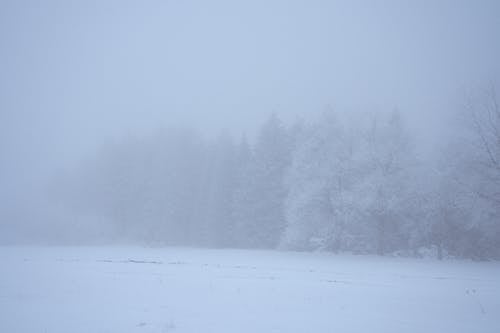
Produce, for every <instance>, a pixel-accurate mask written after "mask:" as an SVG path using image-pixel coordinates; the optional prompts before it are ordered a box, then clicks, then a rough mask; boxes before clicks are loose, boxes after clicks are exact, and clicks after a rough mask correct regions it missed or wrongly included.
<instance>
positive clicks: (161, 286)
mask: <svg viewBox="0 0 500 333" xmlns="http://www.w3.org/2000/svg"><path fill="white" fill-rule="evenodd" d="M0 260H1V261H0V265H1V271H0V332H9V333H14V332H41V333H42V332H48V333H50V332H86V333H90V332H200V333H201V332H287V333H290V332H383V333H387V332H426V333H430V332H450V333H458V332H495V333H497V332H500V264H499V263H491V262H486V263H476V262H469V261H445V262H437V261H434V260H418V259H401V258H380V257H375V256H350V255H338V256H335V255H330V254H317V253H293V252H273V251H240V250H203V249H185V248H140V247H23V248H20V247H0Z"/></svg>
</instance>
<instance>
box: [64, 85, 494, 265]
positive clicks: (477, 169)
mask: <svg viewBox="0 0 500 333" xmlns="http://www.w3.org/2000/svg"><path fill="white" fill-rule="evenodd" d="M462 116H463V117H464V119H465V122H464V123H463V126H461V127H460V130H458V131H457V133H458V134H457V135H456V136H455V137H454V138H453V139H451V140H449V143H448V144H447V145H443V147H445V148H444V149H442V151H441V152H440V154H439V155H440V156H439V157H438V158H435V159H422V158H420V157H419V154H418V149H416V148H417V144H418V142H416V140H415V137H414V136H413V135H412V134H411V131H409V130H408V127H407V126H408V124H407V123H406V121H405V119H404V117H403V115H402V114H401V113H399V112H397V111H394V112H389V113H386V114H380V113H377V114H369V113H360V114H357V115H351V116H346V115H343V114H338V113H336V112H334V111H332V110H327V111H325V112H323V113H321V114H320V115H319V116H318V117H317V119H315V120H311V121H308V122H305V121H298V122H296V123H295V124H293V125H291V126H285V125H284V124H283V123H282V122H281V121H280V120H279V119H278V117H277V116H276V115H272V116H271V117H270V118H269V119H268V120H267V121H266V122H265V123H264V124H263V126H262V127H261V129H260V131H259V133H258V135H257V137H256V139H255V140H254V142H249V141H248V140H246V139H245V138H244V137H243V138H242V139H241V140H239V141H235V140H233V138H232V137H231V136H230V135H229V134H227V133H226V134H224V133H223V134H221V135H220V136H219V137H217V138H216V139H215V140H206V139H204V138H203V137H202V136H201V135H200V134H199V133H197V132H196V131H193V130H185V129H184V130H181V129H176V130H169V131H167V130H164V131H159V132H157V133H156V134H154V135H151V136H149V137H141V138H138V137H136V138H127V139H123V140H122V141H120V142H117V143H114V144H108V145H106V146H105V147H102V149H101V150H100V151H99V152H98V153H97V154H95V156H94V157H93V158H91V159H88V160H87V161H86V162H85V163H83V164H82V165H80V166H79V168H77V170H73V172H71V174H70V176H68V177H66V179H65V180H64V181H63V182H61V184H63V185H62V186H61V189H62V190H61V191H60V194H61V197H63V201H64V204H65V205H66V206H67V207H70V210H71V211H73V212H78V214H81V215H82V216H87V217H96V216H99V217H101V218H102V221H104V222H103V223H107V224H109V225H110V226H112V227H113V230H114V234H115V235H116V237H117V238H119V239H122V240H130V241H138V242H145V243H153V244H166V245H187V246H205V247H217V248H221V247H233V248H235V247H236V248H271V249H272V248H278V249H287V250H304V251H313V250H325V251H333V252H339V251H349V252H352V253H373V254H380V255H384V254H389V253H399V254H401V255H412V256H421V255H425V253H426V252H432V253H434V255H436V256H437V257H439V258H443V257H445V256H454V257H463V258H473V259H492V258H493V259H499V258H500V110H499V107H498V104H497V99H496V96H495V91H494V89H491V90H489V91H488V92H487V93H485V94H484V95H483V96H481V97H480V98H478V99H477V100H474V99H471V100H470V103H469V104H468V107H467V110H466V111H465V112H463V113H462Z"/></svg>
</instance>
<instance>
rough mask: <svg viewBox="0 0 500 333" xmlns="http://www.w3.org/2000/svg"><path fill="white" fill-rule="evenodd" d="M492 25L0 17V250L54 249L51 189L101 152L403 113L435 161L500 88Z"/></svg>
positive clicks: (426, 6)
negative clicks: (184, 135)
mask: <svg viewBox="0 0 500 333" xmlns="http://www.w3.org/2000/svg"><path fill="white" fill-rule="evenodd" d="M499 10H500V5H499V4H498V2H497V1H480V2H474V3H473V2H470V1H420V2H418V3H406V2H400V1H384V2H373V1H271V2H269V1H251V2H234V1H146V2H137V1H106V2H102V1H45V2H38V1H3V2H2V3H1V5H0V17H1V19H0V47H1V50H2V52H0V72H1V78H0V133H1V134H0V135H1V138H0V148H1V156H2V159H1V162H2V163H1V169H0V170H1V172H0V183H1V185H2V186H1V189H0V195H1V198H2V200H1V204H0V205H1V206H0V208H1V209H0V214H1V225H0V231H1V234H2V235H3V236H2V237H1V239H2V241H3V242H7V243H16V242H18V241H23V242H27V241H28V242H30V241H37V242H40V241H41V242H43V241H44V240H47V241H48V235H52V236H51V237H50V242H54V241H55V242H56V243H57V237H55V239H54V235H57V234H58V229H60V227H61V226H60V224H61V223H60V222H58V223H54V220H55V217H54V214H55V215H59V214H58V210H60V209H61V208H60V205H61V203H60V202H59V201H60V200H58V199H54V194H53V190H51V187H53V183H55V182H58V179H59V178H61V175H64V174H68V173H70V174H71V173H74V172H75V171H74V170H77V169H78V168H80V167H81V165H82V164H85V163H86V162H85V161H88V160H91V159H93V158H95V156H96V154H98V152H99V151H101V150H102V149H103V147H105V146H106V145H107V144H110V142H121V141H123V140H127V139H126V138H130V137H136V138H147V137H150V136H154V135H155V133H157V132H158V131H162V130H164V131H169V130H171V129H192V130H194V131H197V132H198V133H200V135H201V136H202V137H204V138H205V139H203V140H212V139H215V138H217V137H218V135H219V133H221V132H224V131H226V132H227V133H229V134H230V135H232V136H233V138H234V140H235V141H236V142H237V141H239V140H240V138H241V137H242V135H246V136H247V137H248V139H249V141H250V142H254V141H255V140H256V138H257V137H258V133H259V129H260V126H262V124H264V123H265V122H266V120H267V119H268V118H269V116H270V115H271V114H275V115H277V117H279V119H281V121H282V122H283V123H284V124H285V126H292V124H293V123H294V122H295V121H296V120H297V119H305V120H306V121H309V120H310V119H315V117H317V115H318V114H320V113H321V112H323V111H324V110H325V109H333V110H335V112H337V113H340V114H341V115H346V114H350V113H359V112H369V113H384V112H385V113H387V112H391V111H392V110H394V109H397V110H399V112H400V113H401V114H402V115H403V117H404V119H405V122H406V127H407V128H408V131H410V132H412V133H413V135H414V140H415V141H416V143H415V146H417V150H418V151H419V153H418V154H419V155H420V156H421V158H423V159H426V160H427V159H431V158H434V157H435V156H436V155H439V154H440V151H439V150H438V148H437V147H440V146H441V145H443V142H444V141H445V140H447V138H448V137H449V136H450V132H451V133H453V131H455V127H453V126H454V124H455V122H456V119H455V118H456V117H455V116H456V115H457V114H458V113H459V112H460V110H461V108H462V106H463V102H464V100H465V99H466V97H467V96H468V93H469V92H470V91H474V90H478V89H479V90H481V89H483V88H484V87H487V86H489V85H490V84H491V83H495V82H498V78H499V77H500V63H499V62H498V59H500V47H499V42H498V39H499V38H498V37H499V36H498V35H499V31H500V21H499V20H498V14H499ZM450 124H453V125H450ZM459 130H460V129H457V131H459ZM55 202H57V204H55ZM63 208H64V209H66V210H67V207H63ZM66 213H67V212H65V214H66ZM75 214H77V213H76V212H75ZM64 232H67V230H65V231H64ZM61 237H63V236H61ZM46 238H47V239H46ZM61 241H62V239H61Z"/></svg>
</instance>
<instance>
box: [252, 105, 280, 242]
mask: <svg viewBox="0 0 500 333" xmlns="http://www.w3.org/2000/svg"><path fill="white" fill-rule="evenodd" d="M289 163H290V139H289V135H288V132H287V129H286V128H285V127H284V126H283V124H282V123H281V121H280V120H279V119H278V117H277V116H276V115H272V116H271V117H270V118H269V119H268V120H267V122H266V123H265V124H264V125H263V127H262V128H261V130H260V132H259V135H258V137H257V142H256V144H255V148H254V158H253V161H252V165H251V166H250V169H249V170H250V172H251V175H250V178H251V180H252V181H251V184H249V188H248V191H247V193H246V194H245V195H246V196H247V202H248V205H249V207H250V209H251V210H252V211H253V218H252V221H248V222H249V223H250V224H249V225H248V224H247V226H246V228H247V230H248V232H249V234H248V237H249V238H250V243H252V244H253V245H254V246H256V247H267V248H269V247H275V246H276V245H277V244H278V241H279V239H280V236H281V234H282V232H283V230H284V228H285V217H284V212H283V202H284V199H285V197H286V188H285V185H284V182H283V178H284V174H285V170H286V168H287V167H288V165H289Z"/></svg>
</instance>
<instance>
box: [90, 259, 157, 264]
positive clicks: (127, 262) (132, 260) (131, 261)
mask: <svg viewBox="0 0 500 333" xmlns="http://www.w3.org/2000/svg"><path fill="white" fill-rule="evenodd" d="M97 262H107V263H114V264H129V263H132V264H155V265H161V264H163V262H161V261H150V260H135V259H128V260H108V259H103V260H97Z"/></svg>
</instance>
